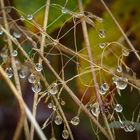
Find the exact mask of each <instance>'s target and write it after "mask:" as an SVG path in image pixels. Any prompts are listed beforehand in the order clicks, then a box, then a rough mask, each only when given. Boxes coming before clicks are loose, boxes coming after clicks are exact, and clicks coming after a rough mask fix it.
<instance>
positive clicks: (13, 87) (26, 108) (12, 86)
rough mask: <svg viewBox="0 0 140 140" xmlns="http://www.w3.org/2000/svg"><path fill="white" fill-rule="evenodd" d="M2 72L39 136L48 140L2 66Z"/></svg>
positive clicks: (0, 70)
mask: <svg viewBox="0 0 140 140" xmlns="http://www.w3.org/2000/svg"><path fill="white" fill-rule="evenodd" d="M0 74H1V75H2V77H3V78H4V80H5V82H6V83H7V85H8V86H9V87H10V89H11V90H12V93H13V94H14V96H15V97H16V99H17V100H18V103H19V105H20V106H22V107H23V109H24V111H25V113H26V115H27V117H28V119H29V120H30V122H31V123H32V124H33V125H34V127H35V129H36V132H37V133H38V136H39V137H40V139H41V140H47V138H46V137H45V135H44V133H43V132H42V130H41V128H40V126H39V125H38V123H37V122H36V120H35V119H34V117H33V115H32V113H31V112H30V110H29V108H28V107H27V105H26V104H25V102H24V100H23V99H22V97H21V96H20V95H19V93H18V91H17V89H16V88H15V86H14V84H13V83H12V82H11V80H10V79H9V78H8V77H7V75H6V73H5V71H4V70H3V68H2V67H1V66H0Z"/></svg>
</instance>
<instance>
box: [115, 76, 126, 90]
mask: <svg viewBox="0 0 140 140" xmlns="http://www.w3.org/2000/svg"><path fill="white" fill-rule="evenodd" d="M127 82H128V79H126V78H122V77H118V78H116V79H115V81H114V83H115V84H116V88H118V89H120V90H123V89H125V88H126V87H127Z"/></svg>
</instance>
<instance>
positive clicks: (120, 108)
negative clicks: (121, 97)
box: [114, 104, 123, 113]
mask: <svg viewBox="0 0 140 140" xmlns="http://www.w3.org/2000/svg"><path fill="white" fill-rule="evenodd" d="M114 110H115V111H116V112H119V113H120V112H122V111H123V107H122V106H121V105H120V104H116V105H115V108H114Z"/></svg>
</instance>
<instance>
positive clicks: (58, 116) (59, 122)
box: [54, 115, 63, 125]
mask: <svg viewBox="0 0 140 140" xmlns="http://www.w3.org/2000/svg"><path fill="white" fill-rule="evenodd" d="M54 122H55V124H56V125H60V124H62V122H63V121H62V118H61V116H60V115H57V116H56V117H55V119H54Z"/></svg>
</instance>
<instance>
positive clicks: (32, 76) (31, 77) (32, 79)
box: [28, 73, 36, 83]
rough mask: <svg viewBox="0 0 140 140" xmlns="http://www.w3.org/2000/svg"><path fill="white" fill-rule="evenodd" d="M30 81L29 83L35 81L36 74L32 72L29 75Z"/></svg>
mask: <svg viewBox="0 0 140 140" xmlns="http://www.w3.org/2000/svg"><path fill="white" fill-rule="evenodd" d="M28 81H29V83H35V81H36V77H35V75H34V74H33V73H31V74H30V75H29V77H28Z"/></svg>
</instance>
